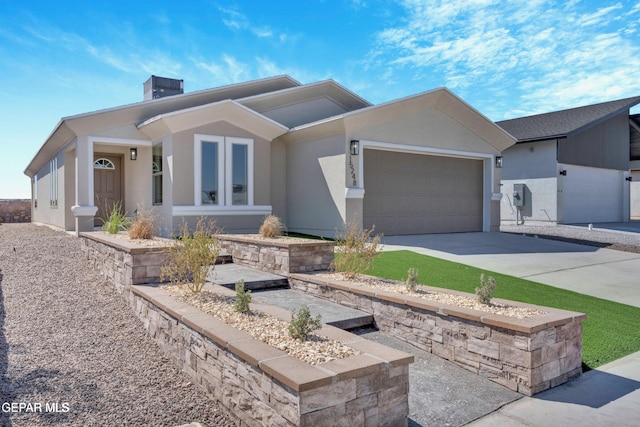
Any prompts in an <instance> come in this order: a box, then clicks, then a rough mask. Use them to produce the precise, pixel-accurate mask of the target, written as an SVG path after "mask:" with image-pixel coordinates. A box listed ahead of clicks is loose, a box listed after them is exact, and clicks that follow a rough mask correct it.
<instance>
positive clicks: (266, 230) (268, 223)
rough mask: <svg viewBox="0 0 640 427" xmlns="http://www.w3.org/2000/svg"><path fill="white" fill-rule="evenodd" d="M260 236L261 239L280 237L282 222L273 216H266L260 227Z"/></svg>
mask: <svg viewBox="0 0 640 427" xmlns="http://www.w3.org/2000/svg"><path fill="white" fill-rule="evenodd" d="M260 235H261V236H262V237H278V236H282V222H281V221H280V218H278V217H277V216H275V215H268V216H267V217H266V218H265V219H264V222H263V223H262V225H261V226H260Z"/></svg>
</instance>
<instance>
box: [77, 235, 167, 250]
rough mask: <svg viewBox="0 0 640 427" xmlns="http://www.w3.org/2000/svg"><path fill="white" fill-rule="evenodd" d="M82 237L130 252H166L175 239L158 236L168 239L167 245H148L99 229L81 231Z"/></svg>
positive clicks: (161, 239) (162, 239)
mask: <svg viewBox="0 0 640 427" xmlns="http://www.w3.org/2000/svg"><path fill="white" fill-rule="evenodd" d="M80 237H84V238H85V239H89V240H93V241H96V242H99V243H102V244H104V245H107V246H110V247H112V248H116V249H119V250H121V251H123V252H127V253H130V254H141V253H150V252H166V251H167V250H168V249H169V248H170V247H171V245H172V244H173V241H172V240H170V239H164V238H157V239H158V241H166V245H163V246H148V245H144V244H140V243H136V242H132V241H128V240H125V239H119V238H117V237H111V236H109V235H108V234H105V233H102V232H99V231H85V232H82V233H80Z"/></svg>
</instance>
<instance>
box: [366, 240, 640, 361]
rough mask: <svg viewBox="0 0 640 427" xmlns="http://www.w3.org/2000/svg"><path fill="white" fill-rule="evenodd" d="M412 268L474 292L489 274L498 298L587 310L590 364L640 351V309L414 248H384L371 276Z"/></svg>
mask: <svg viewBox="0 0 640 427" xmlns="http://www.w3.org/2000/svg"><path fill="white" fill-rule="evenodd" d="M410 267H413V268H417V269H418V270H419V273H420V276H419V281H420V283H424V284H426V285H430V286H437V287H440V288H446V289H454V290H458V291H463V292H470V293H475V288H476V287H477V286H479V285H480V274H481V273H485V275H490V276H493V277H494V278H495V279H496V282H497V287H496V292H495V297H496V298H504V299H509V300H512V301H522V302H526V303H530V304H537V305H543V306H547V307H555V308H560V309H563V310H571V311H578V312H581V313H586V314H587V320H585V321H584V322H583V323H582V325H583V335H582V360H583V362H584V364H586V365H587V366H588V367H589V368H595V367H598V366H600V365H603V364H605V363H608V362H611V361H613V360H616V359H619V358H621V357H623V356H626V355H628V354H631V353H635V352H637V351H640V308H637V307H632V306H629V305H625V304H619V303H615V302H611V301H607V300H603V299H600V298H595V297H591V296H587V295H582V294H579V293H576V292H572V291H567V290H564V289H558V288H554V287H552V286H548V285H542V284H540V283H536V282H532V281H529V280H523V279H518V278H516V277H512V276H507V275H504V274H500V273H494V272H490V271H486V270H480V269H478V268H475V267H469V266H467V265H463V264H458V263H454V262H450V261H445V260H442V259H439V258H433V257H429V256H426V255H420V254H417V253H415V252H411V251H393V252H382V253H381V254H380V255H379V256H378V257H377V258H376V261H375V267H374V268H373V269H372V270H370V271H369V272H368V274H371V275H373V276H378V277H384V278H388V279H396V280H405V279H406V278H407V270H408V269H409V268H410Z"/></svg>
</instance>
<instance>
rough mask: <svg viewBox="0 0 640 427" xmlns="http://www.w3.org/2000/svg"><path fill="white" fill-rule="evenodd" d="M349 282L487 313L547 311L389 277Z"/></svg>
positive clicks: (523, 315)
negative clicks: (487, 301) (410, 287)
mask: <svg viewBox="0 0 640 427" xmlns="http://www.w3.org/2000/svg"><path fill="white" fill-rule="evenodd" d="M317 275H318V276H319V277H325V278H327V279H332V280H336V281H342V282H344V281H347V280H346V279H345V278H344V276H343V275H342V274H341V273H319V274H317ZM349 283H351V284H354V285H358V286H364V287H369V288H375V289H380V290H383V291H387V292H395V293H398V294H402V295H410V296H414V297H418V298H422V299H425V300H429V301H437V302H441V303H443V304H449V305H454V306H457V307H464V308H470V309H473V310H479V311H484V312H486V313H492V314H501V315H503V316H509V317H517V318H519V319H524V318H527V317H534V316H539V315H541V314H546V313H547V312H546V311H543V310H536V309H532V308H527V307H518V306H514V305H507V304H501V303H494V302H492V303H491V304H482V303H481V302H479V301H478V299H477V298H470V297H466V296H463V295H456V294H449V293H446V292H435V291H430V290H426V289H420V287H421V285H417V287H416V290H415V291H410V290H408V289H407V287H406V286H405V284H404V283H401V282H396V281H394V280H387V279H373V278H361V279H360V280H350V281H349Z"/></svg>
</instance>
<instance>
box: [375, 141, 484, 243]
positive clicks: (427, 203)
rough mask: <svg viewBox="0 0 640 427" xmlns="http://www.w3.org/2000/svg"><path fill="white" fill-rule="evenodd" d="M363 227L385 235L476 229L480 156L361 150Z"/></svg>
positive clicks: (479, 216) (479, 210) (479, 209)
mask: <svg viewBox="0 0 640 427" xmlns="http://www.w3.org/2000/svg"><path fill="white" fill-rule="evenodd" d="M364 185H365V196H364V212H363V219H364V226H365V227H366V228H371V227H373V226H375V229H376V232H381V233H384V234H386V235H396V234H421V233H450V232H466V231H482V161H481V160H470V159H458V158H451V157H439V156H426V155H419V154H407V153H394V152H389V151H380V150H366V149H365V150H364Z"/></svg>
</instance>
